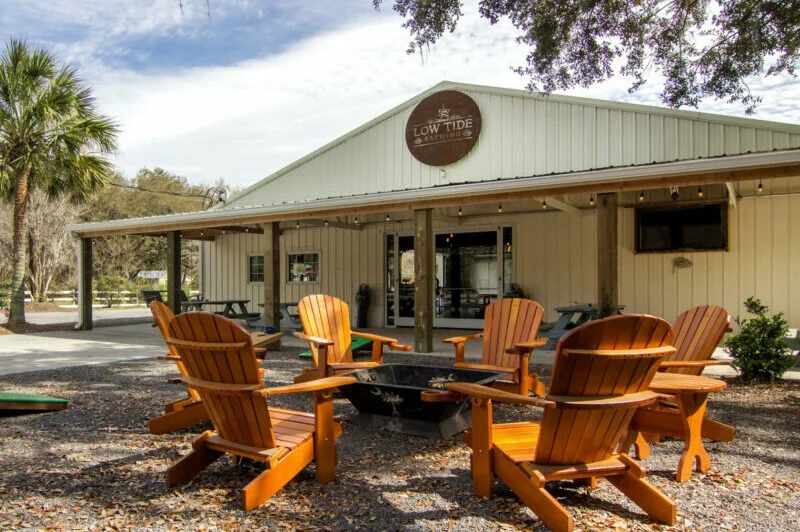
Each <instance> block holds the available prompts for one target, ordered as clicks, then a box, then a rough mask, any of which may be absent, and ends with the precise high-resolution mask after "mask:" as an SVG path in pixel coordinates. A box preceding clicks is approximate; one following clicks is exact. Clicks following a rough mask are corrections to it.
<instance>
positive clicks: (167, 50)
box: [0, 0, 800, 187]
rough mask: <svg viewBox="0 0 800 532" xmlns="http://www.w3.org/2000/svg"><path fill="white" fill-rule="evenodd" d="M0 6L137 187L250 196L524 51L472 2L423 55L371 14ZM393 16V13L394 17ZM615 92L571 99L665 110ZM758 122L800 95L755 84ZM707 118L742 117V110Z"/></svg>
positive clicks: (395, 27)
mask: <svg viewBox="0 0 800 532" xmlns="http://www.w3.org/2000/svg"><path fill="white" fill-rule="evenodd" d="M182 3H183V10H182V11H181V8H180V4H179V0H26V1H24V2H20V1H18V0H17V1H14V0H0V30H2V34H3V35H4V36H5V37H4V38H7V37H9V36H12V35H13V36H15V37H18V38H22V39H25V40H27V41H28V42H29V43H30V44H32V45H35V46H43V47H46V48H48V49H50V50H52V51H53V52H55V53H56V54H57V55H58V57H59V58H61V59H62V60H64V61H67V62H69V63H71V64H72V65H73V66H75V67H77V68H78V70H79V73H80V75H81V77H82V78H83V79H84V80H85V81H86V82H87V83H88V84H89V85H91V86H92V87H93V88H94V91H95V96H96V98H97V103H98V106H99V107H100V109H101V110H102V112H104V113H106V114H108V115H110V116H112V117H114V118H116V120H117V121H118V122H119V124H120V126H121V129H122V133H121V136H120V139H119V140H120V151H119V153H118V154H117V155H116V157H115V163H116V164H117V166H118V168H119V170H120V171H121V172H122V173H123V174H125V175H127V176H132V175H134V174H135V173H136V171H137V170H138V169H140V168H142V167H150V168H153V167H161V168H164V169H165V170H168V171H170V172H173V173H176V174H178V175H182V176H185V177H187V178H188V179H189V180H190V181H192V182H196V183H211V182H213V181H216V180H217V179H218V178H223V179H224V180H225V181H226V182H228V183H230V184H232V185H233V186H236V187H244V186H247V185H250V184H252V183H254V182H256V181H257V180H259V179H261V178H263V177H265V176H267V175H269V174H271V173H272V172H274V171H276V170H278V169H280V168H281V167H283V166H285V165H287V164H289V163H291V162H293V161H294V160H296V159H298V158H300V157H302V156H304V155H306V154H308V153H309V152H311V151H313V150H315V149H316V148H318V147H320V146H322V145H324V144H326V143H328V142H330V141H332V140H334V139H335V138H337V137H338V136H340V135H342V134H344V133H346V132H347V131H350V130H351V129H353V128H355V127H358V126H359V125H361V124H363V123H364V122H367V121H368V120H370V119H372V118H374V117H375V116H377V115H379V114H381V113H382V112H384V111H387V110H389V109H391V108H392V107H394V106H396V105H398V104H400V103H402V102H403V101H405V100H407V99H409V98H411V97H413V96H414V95H416V94H417V93H419V92H421V91H423V90H426V89H428V88H430V87H431V86H433V85H435V84H436V83H438V82H440V81H442V80H450V81H462V82H467V83H477V84H484V85H496V86H501V87H509V88H518V89H522V88H524V87H525V84H526V80H525V79H524V78H521V77H519V76H517V75H516V74H514V73H513V72H511V69H510V67H512V66H517V65H520V64H522V63H523V62H524V57H525V52H526V50H525V49H524V48H520V47H519V46H517V45H516V44H515V42H514V37H515V33H514V30H513V28H511V27H509V26H508V25H507V24H502V23H501V24H498V25H496V26H494V27H491V26H490V25H489V23H488V22H487V21H485V20H483V19H480V18H479V17H478V16H477V15H476V14H475V10H474V9H473V8H471V7H469V5H470V4H471V3H472V2H471V1H467V2H466V4H467V7H465V9H464V12H465V17H464V19H462V21H461V23H460V26H459V29H458V30H457V32H456V33H454V34H452V35H448V36H446V37H445V38H444V39H442V40H441V41H440V42H439V43H438V44H437V45H436V46H434V47H432V48H431V49H430V50H429V51H428V52H427V53H426V54H425V55H423V56H420V55H412V56H409V55H407V54H406V53H405V51H406V47H407V44H408V41H409V37H408V33H407V31H406V30H404V29H403V28H401V23H402V20H401V19H400V17H398V16H397V15H396V14H395V13H393V12H392V11H391V9H390V7H389V6H388V5H387V6H384V7H383V8H382V9H381V11H375V10H374V9H373V8H372V2H371V0H335V1H332V0H301V1H292V0H273V1H269V2H258V1H256V0H210V9H209V7H208V6H209V5H207V3H206V0H183V2H182ZM389 5H390V4H389ZM627 87H628V85H627V83H626V82H625V80H619V79H615V80H612V81H610V82H607V83H605V84H602V85H598V86H594V87H592V88H590V89H588V90H585V89H582V90H576V91H573V92H572V94H575V95H580V96H589V97H595V98H603V99H610V100H618V101H630V102H636V103H646V104H652V105H659V99H658V91H659V85H658V83H650V84H648V85H646V86H645V87H644V88H643V89H642V90H640V91H639V92H638V93H636V94H634V95H630V94H628V93H627V90H626V89H627ZM752 87H753V89H754V91H755V92H757V93H758V94H759V95H761V96H762V97H763V99H764V102H763V104H762V105H761V106H760V108H759V110H758V112H757V114H756V115H755V118H761V119H765V120H777V121H784V122H794V123H800V81H798V80H797V79H793V78H788V77H783V78H770V79H766V80H755V81H754V82H753V84H752ZM701 110H703V111H708V112H715V113H724V114H734V115H743V109H742V107H741V106H737V105H730V104H727V103H725V102H715V101H708V102H704V104H703V105H702V107H701Z"/></svg>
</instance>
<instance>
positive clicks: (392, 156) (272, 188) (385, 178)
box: [231, 90, 800, 206]
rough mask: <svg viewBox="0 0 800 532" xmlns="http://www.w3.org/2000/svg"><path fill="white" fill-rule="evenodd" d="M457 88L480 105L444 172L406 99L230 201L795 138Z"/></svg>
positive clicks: (733, 149) (655, 157)
mask: <svg viewBox="0 0 800 532" xmlns="http://www.w3.org/2000/svg"><path fill="white" fill-rule="evenodd" d="M464 92H466V93H467V94H469V95H470V96H471V97H472V98H473V99H474V100H475V101H476V102H477V103H478V106H479V107H480V109H481V115H482V120H483V126H482V131H481V136H480V138H479V140H478V143H477V144H476V146H475V148H474V149H473V150H472V151H471V152H470V153H469V154H468V155H467V156H466V157H464V158H463V159H461V160H460V161H457V162H455V163H453V164H451V165H448V166H447V167H445V168H444V169H445V172H441V171H440V169H439V168H437V167H431V166H427V165H424V164H422V163H420V162H419V161H417V160H416V159H414V157H413V156H412V155H411V154H410V152H409V151H408V149H407V148H406V145H405V137H404V131H405V124H406V121H407V119H408V116H409V115H410V114H411V111H412V110H413V105H411V106H409V107H407V108H405V109H403V110H401V111H399V112H397V113H395V114H394V115H391V116H389V117H387V118H386V119H384V120H382V121H380V122H378V123H376V124H374V125H373V126H372V127H369V128H368V129H365V130H364V131H361V132H360V133H358V134H356V135H354V136H352V137H349V138H346V139H345V140H344V141H343V142H341V143H340V144H338V145H335V146H333V147H332V148H331V149H329V150H328V151H326V152H323V153H321V154H319V155H318V156H316V157H314V158H312V159H310V160H308V161H306V162H305V163H303V164H301V165H299V166H297V167H296V168H293V169H291V170H289V171H287V172H286V173H284V174H282V175H280V176H279V177H277V178H276V179H275V180H274V181H272V182H270V183H267V184H265V185H263V186H261V187H258V188H256V189H254V190H252V191H251V192H249V193H248V194H246V195H244V196H242V197H240V198H238V199H236V200H235V201H233V202H232V203H231V206H236V205H261V204H274V203H281V202H293V201H308V200H313V199H321V198H328V197H341V196H350V195H360V194H365V193H375V192H382V191H392V190H395V191H396V190H405V189H419V188H426V187H432V186H435V185H443V184H449V183H461V182H477V181H487V180H494V179H500V178H513V177H519V176H530V175H545V174H549V173H554V172H555V173H560V172H570V171H582V170H590V169H593V168H605V167H608V166H627V165H634V164H649V163H653V162H665V161H674V160H676V159H694V158H699V157H709V156H717V155H723V154H726V155H733V154H740V153H746V152H757V151H759V152H763V151H770V150H773V149H782V148H789V147H800V135H797V134H790V133H787V132H785V131H772V130H769V129H764V127H765V126H763V123H759V124H760V125H759V126H758V127H756V126H753V127H749V126H747V125H746V123H747V121H746V120H744V119H742V120H741V122H743V124H742V125H739V124H731V123H724V124H723V123H715V122H713V121H709V119H707V118H706V117H707V115H700V118H698V119H690V118H685V117H682V116H673V115H671V114H670V113H673V114H674V112H672V111H670V110H664V111H660V112H659V111H639V110H637V111H632V110H625V109H624V107H623V108H618V107H615V106H613V105H611V104H610V105H609V107H608V108H605V107H603V106H601V105H597V104H593V105H589V104H579V103H564V102H561V101H555V100H547V99H543V98H540V97H537V96H533V95H529V96H518V95H509V94H498V93H491V92H481V91H476V90H464ZM753 123H755V122H753ZM789 127H791V126H789Z"/></svg>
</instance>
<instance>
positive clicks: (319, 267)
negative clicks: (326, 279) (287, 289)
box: [286, 250, 322, 285]
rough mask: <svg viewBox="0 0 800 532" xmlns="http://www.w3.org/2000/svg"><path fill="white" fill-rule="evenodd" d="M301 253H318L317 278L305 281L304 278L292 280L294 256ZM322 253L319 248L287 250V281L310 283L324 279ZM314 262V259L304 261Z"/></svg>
mask: <svg viewBox="0 0 800 532" xmlns="http://www.w3.org/2000/svg"><path fill="white" fill-rule="evenodd" d="M300 255H316V264H317V278H316V279H315V280H313V281H303V280H292V262H291V259H292V257H297V256H300ZM321 255H322V254H321V253H320V252H319V251H317V250H307V251H303V250H297V251H287V252H286V283H287V284H293V285H309V284H319V283H320V282H321V281H322V261H321ZM307 262H313V261H304V263H307Z"/></svg>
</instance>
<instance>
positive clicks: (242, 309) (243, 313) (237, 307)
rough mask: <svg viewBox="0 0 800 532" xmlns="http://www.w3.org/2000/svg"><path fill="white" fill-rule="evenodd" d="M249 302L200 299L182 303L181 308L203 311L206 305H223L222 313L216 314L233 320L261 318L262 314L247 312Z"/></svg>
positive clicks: (217, 312)
mask: <svg viewBox="0 0 800 532" xmlns="http://www.w3.org/2000/svg"><path fill="white" fill-rule="evenodd" d="M249 302H250V300H249V299H215V300H212V299H200V300H197V301H182V302H181V307H182V308H183V310H203V308H204V307H205V306H206V305H211V306H219V305H223V309H222V310H221V311H215V312H214V313H215V314H220V315H222V316H225V317H226V318H230V319H232V320H246V319H248V318H257V317H259V316H260V314H259V313H258V312H249V311H248V310H247V304H248V303H249ZM237 311H238V312H237Z"/></svg>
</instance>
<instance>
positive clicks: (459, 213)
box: [458, 207, 464, 216]
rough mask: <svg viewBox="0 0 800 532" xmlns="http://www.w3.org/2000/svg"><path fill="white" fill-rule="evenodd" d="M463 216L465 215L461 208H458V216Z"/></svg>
mask: <svg viewBox="0 0 800 532" xmlns="http://www.w3.org/2000/svg"><path fill="white" fill-rule="evenodd" d="M463 214H464V213H462V212H461V207H459V208H458V215H459V216H461V215H463Z"/></svg>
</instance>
